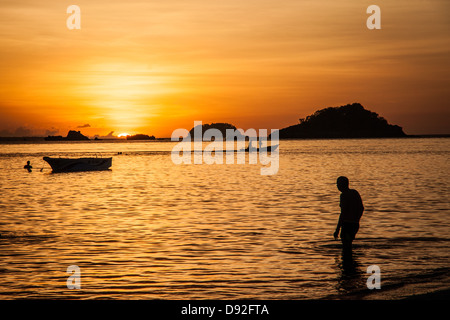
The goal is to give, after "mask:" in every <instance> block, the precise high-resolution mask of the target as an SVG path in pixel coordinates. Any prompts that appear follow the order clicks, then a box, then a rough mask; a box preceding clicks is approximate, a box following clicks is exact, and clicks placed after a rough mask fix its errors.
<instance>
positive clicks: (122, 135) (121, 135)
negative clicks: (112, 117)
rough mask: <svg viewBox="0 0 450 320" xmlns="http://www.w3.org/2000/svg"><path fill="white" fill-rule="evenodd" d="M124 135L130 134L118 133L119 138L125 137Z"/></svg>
mask: <svg viewBox="0 0 450 320" xmlns="http://www.w3.org/2000/svg"><path fill="white" fill-rule="evenodd" d="M126 136H130V134H129V133H121V134H119V135H118V137H119V138H123V137H126Z"/></svg>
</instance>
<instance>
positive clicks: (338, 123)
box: [279, 103, 406, 139]
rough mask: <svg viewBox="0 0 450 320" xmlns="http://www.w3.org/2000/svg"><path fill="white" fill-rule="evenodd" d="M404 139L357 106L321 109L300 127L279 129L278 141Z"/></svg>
mask: <svg viewBox="0 0 450 320" xmlns="http://www.w3.org/2000/svg"><path fill="white" fill-rule="evenodd" d="M388 137H406V134H405V133H404V132H403V129H402V127H400V126H398V125H392V124H389V123H388V122H387V120H386V119H384V118H383V117H380V116H379V115H378V114H377V113H375V112H372V111H370V110H367V109H364V107H363V106H362V105H361V104H359V103H353V104H347V105H345V106H340V107H329V108H324V109H320V110H318V111H316V112H314V114H312V115H309V116H307V117H306V118H302V119H299V123H298V124H295V125H292V126H289V127H286V128H283V129H280V130H279V138H280V139H301V138H388Z"/></svg>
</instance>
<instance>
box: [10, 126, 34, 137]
mask: <svg viewBox="0 0 450 320" xmlns="http://www.w3.org/2000/svg"><path fill="white" fill-rule="evenodd" d="M14 135H15V136H16V137H27V136H31V135H32V132H31V130H30V129H28V128H25V127H18V128H17V129H16V131H14Z"/></svg>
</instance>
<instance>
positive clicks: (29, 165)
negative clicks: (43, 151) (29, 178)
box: [23, 161, 33, 172]
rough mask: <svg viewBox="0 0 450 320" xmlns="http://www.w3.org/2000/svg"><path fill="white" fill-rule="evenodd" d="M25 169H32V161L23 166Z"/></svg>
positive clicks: (29, 170)
mask: <svg viewBox="0 0 450 320" xmlns="http://www.w3.org/2000/svg"><path fill="white" fill-rule="evenodd" d="M23 168H24V169H27V170H28V172H31V169H32V168H33V167H32V166H31V164H30V161H27V164H26V165H24V166H23Z"/></svg>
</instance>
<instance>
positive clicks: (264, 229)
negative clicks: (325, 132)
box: [0, 138, 450, 299]
mask: <svg viewBox="0 0 450 320" xmlns="http://www.w3.org/2000/svg"><path fill="white" fill-rule="evenodd" d="M174 145H175V143H174V142H169V141H166V142H164V141H162V142H161V141H149V142H142V141H135V142H131V141H118V142H114V141H98V142H95V141H89V142H79V143H76V142H40V143H36V142H35V143H27V142H23V143H10V144H7V143H4V144H1V145H0V187H1V194H2V196H1V198H0V233H1V235H2V236H1V237H0V255H1V264H0V298H2V299H18V298H27V299H32V298H40V299H322V298H326V299H330V298H331V299H346V298H355V297H356V298H358V299H398V298H402V297H406V296H411V295H413V294H419V293H425V292H429V291H434V290H438V289H442V288H448V287H450V282H449V279H450V265H449V262H450V257H449V256H450V250H449V249H450V236H449V231H450V207H449V201H448V200H449V199H448V195H449V181H450V180H449V179H450V177H449V168H450V164H449V161H448V160H449V155H450V139H445V138H440V139H439V138H428V139H343V140H291V141H281V142H280V147H279V170H278V172H277V173H276V174H274V175H266V176H264V175H261V174H260V169H261V166H262V165H261V164H249V163H245V164H212V165H208V164H201V165H197V164H190V165H189V164H180V165H176V164H174V163H173V162H172V160H171V150H172V148H173V147H174ZM44 156H54V157H60V156H61V157H65V156H69V157H83V156H97V157H100V156H103V157H106V156H108V157H109V156H112V157H113V162H112V167H111V169H110V170H107V171H98V172H76V173H51V169H50V167H49V166H48V164H47V163H46V162H44V161H43V160H42V157H44ZM28 160H29V161H31V164H32V166H33V170H32V172H27V170H25V169H23V166H24V165H25V164H26V161H28ZM340 175H345V176H347V177H348V178H349V179H350V187H351V188H355V189H357V190H358V191H359V192H360V194H361V196H362V199H363V202H364V206H365V208H366V210H365V212H364V214H363V217H362V219H361V227H360V230H359V232H358V234H357V238H356V240H355V242H354V250H353V256H352V257H351V259H350V260H349V259H348V258H347V259H343V256H342V251H341V245H340V242H339V241H335V240H334V239H333V232H334V229H335V227H336V223H337V219H338V216H339V191H338V190H337V188H336V178H337V177H338V176H340ZM373 265H376V266H378V267H379V268H380V271H381V273H380V276H381V279H380V283H381V289H372V290H369V289H368V288H367V279H368V278H369V276H370V275H371V274H369V273H367V268H368V267H370V266H373ZM70 266H76V267H78V270H79V271H80V273H79V289H76V288H75V289H69V286H68V279H69V277H71V276H72V275H73V274H71V273H67V269H68V267H70ZM72 288H73V287H72Z"/></svg>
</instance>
